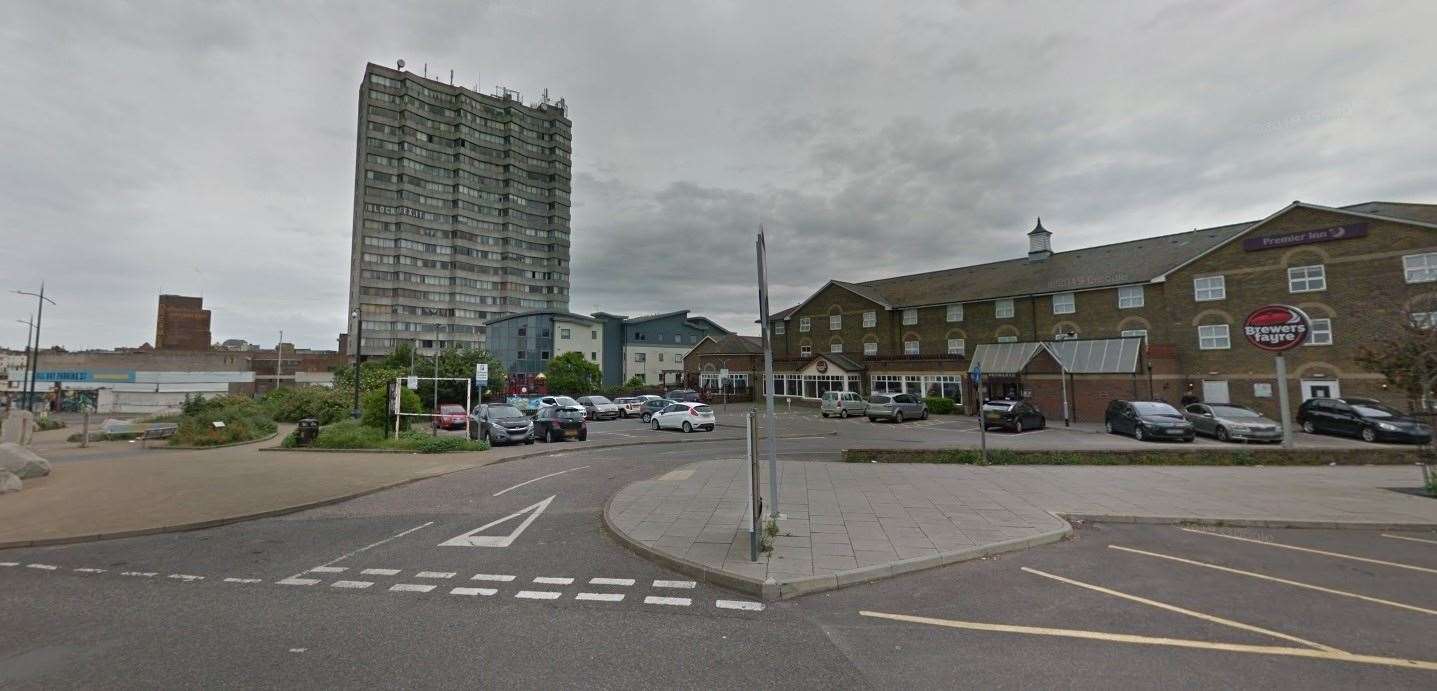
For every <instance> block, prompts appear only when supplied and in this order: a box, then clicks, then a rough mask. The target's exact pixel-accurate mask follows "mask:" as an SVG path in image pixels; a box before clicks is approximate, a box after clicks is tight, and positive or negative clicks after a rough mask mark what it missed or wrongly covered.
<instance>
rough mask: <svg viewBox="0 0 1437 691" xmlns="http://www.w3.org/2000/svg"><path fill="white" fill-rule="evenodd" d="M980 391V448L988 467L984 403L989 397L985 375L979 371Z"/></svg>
mask: <svg viewBox="0 0 1437 691" xmlns="http://www.w3.org/2000/svg"><path fill="white" fill-rule="evenodd" d="M974 387H975V388H977V389H978V447H979V449H981V451H982V454H983V465H988V423H987V422H985V421H984V420H983V401H984V399H986V398H987V396H984V395H983V374H982V371H981V370H980V371H979V374H978V380H977V381H976V382H974Z"/></svg>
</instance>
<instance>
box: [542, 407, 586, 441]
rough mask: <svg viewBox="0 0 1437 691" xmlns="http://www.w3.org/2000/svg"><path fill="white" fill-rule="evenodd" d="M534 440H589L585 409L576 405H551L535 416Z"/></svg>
mask: <svg viewBox="0 0 1437 691" xmlns="http://www.w3.org/2000/svg"><path fill="white" fill-rule="evenodd" d="M534 438H535V439H543V440H544V441H546V442H556V441H563V440H565V439H578V440H579V441H585V440H587V439H588V438H589V423H587V422H585V421H584V409H583V408H581V407H579V406H576V405H551V406H546V407H543V408H540V409H539V412H537V413H535V414H534Z"/></svg>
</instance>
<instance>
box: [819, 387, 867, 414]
mask: <svg viewBox="0 0 1437 691" xmlns="http://www.w3.org/2000/svg"><path fill="white" fill-rule="evenodd" d="M866 410H868V401H865V400H863V397H862V396H859V395H858V394H857V393H856V392H853V391H825V392H823V403H821V404H819V407H818V412H819V413H820V414H821V415H823V416H824V417H828V416H830V415H837V416H838V417H848V416H849V415H862V414H863V413H864V412H865V411H866Z"/></svg>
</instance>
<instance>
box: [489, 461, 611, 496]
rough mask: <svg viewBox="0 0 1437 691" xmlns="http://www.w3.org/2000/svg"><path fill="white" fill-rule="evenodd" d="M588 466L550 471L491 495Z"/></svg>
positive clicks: (497, 494)
mask: <svg viewBox="0 0 1437 691" xmlns="http://www.w3.org/2000/svg"><path fill="white" fill-rule="evenodd" d="M587 467H589V466H586V465H581V466H579V467H577V468H570V469H568V470H561V471H559V472H557V473H549V474H548V475H540V476H539V477H536V478H534V479H533V480H525V481H523V482H521V483H519V484H517V485H514V486H513V487H510V488H508V489H501V490H499V491H498V492H495V493H494V494H493V495H491V496H495V497H497V496H499V495H501V494H504V493H506V492H510V491H512V490H516V489H519V488H520V487H523V486H524V485H527V484H529V483H531V482H538V481H540V480H544V479H546V478H551V477H554V476H555V475H563V474H564V473H572V472H574V471H575V470H583V469H585V468H587Z"/></svg>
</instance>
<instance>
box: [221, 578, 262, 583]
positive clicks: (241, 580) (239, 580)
mask: <svg viewBox="0 0 1437 691" xmlns="http://www.w3.org/2000/svg"><path fill="white" fill-rule="evenodd" d="M259 582H260V579H258V578H226V579H225V583H259Z"/></svg>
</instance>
